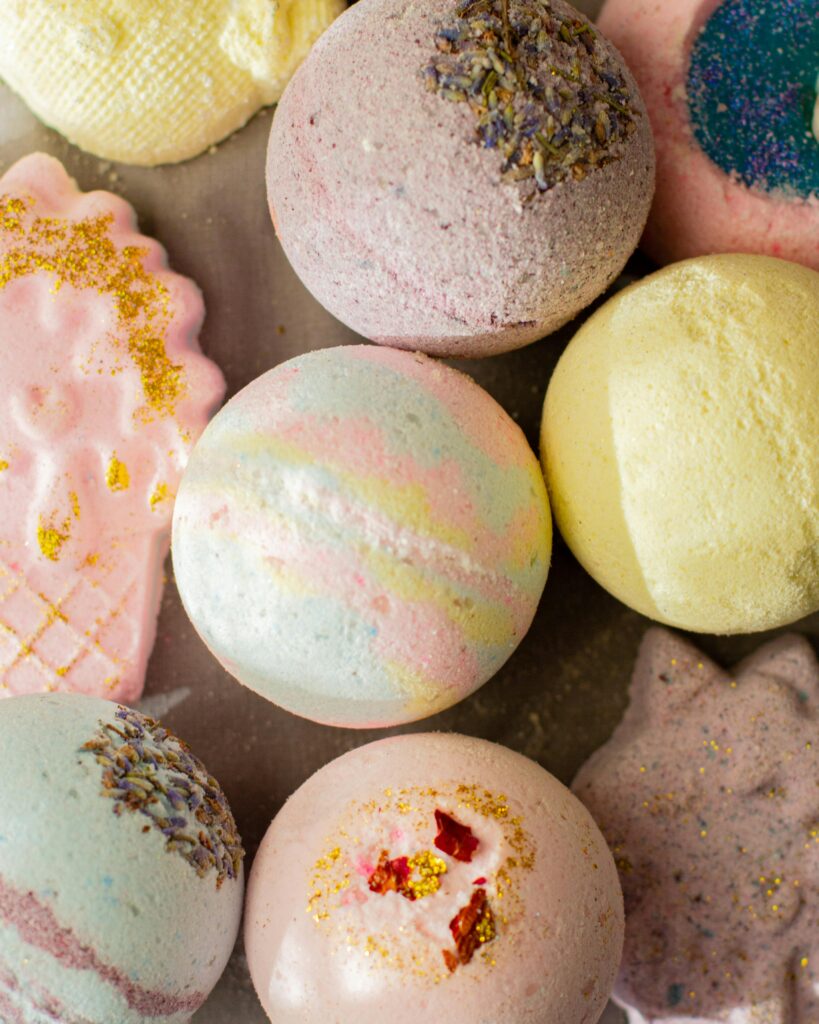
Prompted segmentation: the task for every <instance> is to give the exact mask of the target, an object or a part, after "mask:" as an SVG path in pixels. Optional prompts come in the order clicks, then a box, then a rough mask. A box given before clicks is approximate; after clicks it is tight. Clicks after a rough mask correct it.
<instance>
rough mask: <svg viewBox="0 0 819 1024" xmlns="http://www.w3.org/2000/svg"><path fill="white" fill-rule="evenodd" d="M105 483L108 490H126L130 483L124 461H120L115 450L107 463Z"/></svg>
mask: <svg viewBox="0 0 819 1024" xmlns="http://www.w3.org/2000/svg"><path fill="white" fill-rule="evenodd" d="M105 483H106V484H107V485H108V490H109V491H126V490H127V489H128V486H129V484H130V483H131V476H130V474H129V472H128V467H127V466H126V465H125V463H124V462H120V460H119V459H118V458H117V456H116V452H115V453H114V455H113V456H112V457H111V461H110V462H109V463H108V469H107V470H106V472H105Z"/></svg>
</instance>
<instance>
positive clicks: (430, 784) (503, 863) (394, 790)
mask: <svg viewBox="0 0 819 1024" xmlns="http://www.w3.org/2000/svg"><path fill="white" fill-rule="evenodd" d="M622 914H623V908H622V897H621V893H620V886H619V884H618V882H617V871H616V868H615V866H614V863H613V860H612V857H611V854H610V853H609V851H608V849H607V847H606V844H605V842H604V840H603V837H602V836H601V835H600V833H599V832H598V830H597V828H596V827H595V825H594V822H593V821H592V819H591V817H590V815H589V814H588V812H587V811H586V810H585V809H584V808H583V806H582V805H581V804H580V803H579V801H577V800H576V799H575V798H574V797H573V796H572V795H571V793H570V792H569V791H568V790H567V789H565V788H564V786H562V785H561V784H560V783H559V782H558V781H557V779H555V778H554V777H553V776H551V775H549V773H548V772H546V771H544V770H543V769H542V768H541V767H539V766H538V765H537V764H535V763H534V762H533V761H530V760H528V759H527V758H525V757H523V756H522V755H520V754H516V753H514V752H513V751H511V750H507V749H506V748H505V747H500V746H497V745H496V744H494V743H488V742H486V741H485V740H477V739H471V738H468V737H466V736H455V735H443V734H440V733H438V734H426V735H415V736H398V737H395V738H392V739H386V740H380V741H379V742H377V743H371V744H369V745H368V746H365V747H361V748H359V749H358V750H354V751H352V752H350V753H348V754H345V755H344V756H343V757H340V758H338V759H337V760H336V761H333V762H332V763H331V764H329V765H327V766H326V767H325V768H322V769H321V771H319V772H317V773H316V774H315V775H314V776H313V777H312V778H311V779H309V780H308V781H307V782H306V783H305V784H304V785H303V786H302V787H301V789H299V790H298V791H297V792H296V794H295V795H294V796H292V797H291V798H290V800H288V802H287V803H286V804H285V806H284V808H283V809H282V811H281V812H280V813H279V814H278V816H277V817H276V818H275V819H274V821H273V823H272V825H271V826H270V828H269V829H268V832H267V835H266V836H265V838H264V840H263V842H262V845H261V847H260V849H259V853H258V855H257V857H256V860H255V862H254V864H253V870H252V872H251V876H250V884H249V889H248V902H247V913H246V915H245V928H244V931H245V946H246V949H247V955H248V962H249V965H250V973H251V976H252V978H253V983H254V985H255V986H256V991H257V992H258V994H259V997H260V999H261V1001H262V1005H263V1006H264V1008H265V1010H266V1012H267V1014H268V1016H269V1017H270V1020H271V1021H274V1022H275V1024H346V1022H348V1021H352V1020H358V1021H390V1022H391V1024H417V1022H418V1021H419V1020H428V1021H447V1022H449V1024H475V1022H477V1021H492V1024H553V1022H555V1021H558V1020H559V1021H560V1022H561V1024H584V1022H585V1024H591V1022H593V1021H596V1020H597V1019H598V1017H599V1016H600V1013H601V1011H602V1009H603V1006H604V1005H605V1002H606V999H607V997H608V994H609V991H610V989H611V986H612V983H613V981H614V977H615V974H616V972H617V965H618V963H619V959H620V953H621V949H622V929H623V917H622Z"/></svg>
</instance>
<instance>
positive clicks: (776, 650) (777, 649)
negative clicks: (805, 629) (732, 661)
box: [734, 633, 819, 703]
mask: <svg viewBox="0 0 819 1024" xmlns="http://www.w3.org/2000/svg"><path fill="white" fill-rule="evenodd" d="M734 672H735V674H736V676H737V678H740V677H748V676H753V675H757V676H766V677H767V678H769V679H775V680H776V681H777V682H780V683H784V684H786V685H787V686H789V687H790V688H791V689H792V690H795V691H796V693H797V695H798V696H799V698H800V699H801V700H802V701H811V702H812V703H813V702H819V660H817V658H816V655H815V653H814V651H813V648H812V647H811V645H810V643H808V641H807V640H806V639H805V638H804V637H803V636H798V635H797V634H796V633H789V634H787V635H786V636H780V637H777V638H776V640H772V641H771V642H770V643H767V644H764V645H763V646H762V647H760V648H759V649H758V650H756V651H754V653H753V654H751V655H749V656H748V657H747V658H745V659H744V660H743V661H741V662H740V663H739V664H738V665H737V666H736V668H735V669H734Z"/></svg>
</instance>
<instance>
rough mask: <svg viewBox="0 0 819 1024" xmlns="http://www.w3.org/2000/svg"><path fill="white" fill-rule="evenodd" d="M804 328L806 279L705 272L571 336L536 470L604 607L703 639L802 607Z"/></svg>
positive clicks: (807, 576)
mask: <svg viewBox="0 0 819 1024" xmlns="http://www.w3.org/2000/svg"><path fill="white" fill-rule="evenodd" d="M817 324H819V274H817V273H815V272H814V271H812V270H808V269H806V268H805V267H800V266H797V265H796V264H794V263H786V262H784V260H775V259H771V258H769V257H767V256H708V257H701V258H700V259H697V260H689V261H686V262H683V263H679V264H676V265H674V266H672V267H668V268H667V269H665V270H663V271H660V272H659V273H657V274H654V275H653V276H651V277H649V278H646V279H644V280H643V281H640V282H638V283H637V284H635V285H632V286H631V287H630V288H627V289H626V290H625V291H624V292H621V293H620V294H619V295H617V296H616V297H615V298H613V299H611V300H610V301H609V302H607V303H606V304H605V305H604V306H603V307H602V308H601V309H600V310H598V311H597V313H595V315H594V316H593V317H591V319H590V320H588V321H587V322H586V324H584V326H583V327H582V328H581V329H580V331H579V332H578V333H577V335H576V336H575V338H574V339H573V340H572V342H571V343H570V344H569V347H568V348H567V349H566V352H565V353H564V354H563V356H562V358H561V360H560V362H559V363H558V366H557V369H556V370H555V373H554V376H553V377H552V380H551V382H550V384H549V389H548V392H547V394H546V402H545V406H544V410H543V425H542V432H541V456H542V459H543V463H544V467H545V471H546V477H547V484H548V486H549V491H550V495H551V498H552V502H553V507H554V510H555V518H556V520H557V523H558V525H559V527H560V531H561V533H562V534H563V536H564V538H565V539H566V542H567V543H568V545H569V547H570V548H571V549H572V551H573V552H574V554H575V556H576V557H577V558H578V560H579V561H580V562H581V563H582V565H583V566H584V567H585V568H586V569H587V570H588V571H589V572H590V573H591V575H592V576H593V577H594V578H595V579H596V580H597V581H598V583H600V584H601V585H602V586H604V587H605V588H606V589H607V590H609V591H611V593H612V594H614V596H615V597H618V598H619V599H620V600H621V601H624V602H625V603H626V604H628V605H630V606H631V607H632V608H635V609H636V610H637V611H639V612H642V613H643V614H644V615H647V616H649V618H652V619H656V620H658V621H660V622H666V623H669V624H671V625H676V626H680V627H681V628H683V629H690V630H695V631H697V632H703V633H749V632H753V631H755V630H761V629H770V628H773V627H774V626H779V625H782V624H784V623H787V622H793V621H795V620H796V619H798V618H801V617H802V616H804V615H807V614H809V613H810V612H812V611H815V610H816V609H817V608H819V573H817V565H819V447H817V443H816V439H817V437H819V334H817Z"/></svg>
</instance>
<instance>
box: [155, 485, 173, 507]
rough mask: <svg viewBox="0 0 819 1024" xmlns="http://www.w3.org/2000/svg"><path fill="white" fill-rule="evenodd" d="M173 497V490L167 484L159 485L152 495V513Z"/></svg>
mask: <svg viewBox="0 0 819 1024" xmlns="http://www.w3.org/2000/svg"><path fill="white" fill-rule="evenodd" d="M170 497H171V490H170V488H169V487H168V485H167V484H157V485H156V487H155V488H154V493H153V494H152V495H151V498H150V503H151V511H152V512H155V511H156V508H157V506H158V505H161V504H162V502H163V501H167V500H168V498H170Z"/></svg>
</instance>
